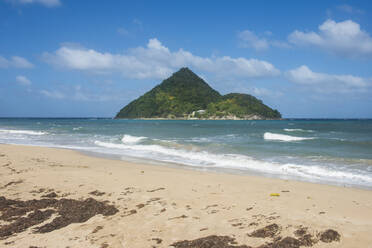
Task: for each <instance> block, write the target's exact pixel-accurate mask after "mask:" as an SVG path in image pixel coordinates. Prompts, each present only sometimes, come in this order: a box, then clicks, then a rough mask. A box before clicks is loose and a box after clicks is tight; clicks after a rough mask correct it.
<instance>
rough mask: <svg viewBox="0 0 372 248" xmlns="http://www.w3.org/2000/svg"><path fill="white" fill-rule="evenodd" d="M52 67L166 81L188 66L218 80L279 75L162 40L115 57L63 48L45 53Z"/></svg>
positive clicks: (257, 63)
mask: <svg viewBox="0 0 372 248" xmlns="http://www.w3.org/2000/svg"><path fill="white" fill-rule="evenodd" d="M43 58H44V59H45V61H47V62H48V63H50V64H53V65H56V66H59V67H65V68H68V69H74V70H82V71H90V72H110V71H111V72H112V71H117V72H121V73H122V74H123V75H124V76H125V77H128V78H136V79H145V78H158V79H163V78H165V77H167V76H169V75H171V73H172V72H174V71H176V70H178V69H179V68H181V67H184V66H189V67H191V68H193V69H197V70H200V71H202V72H210V73H213V74H214V75H216V76H219V77H244V78H247V77H266V76H275V75H278V74H280V71H279V70H278V69H277V68H275V66H273V65H272V64H270V63H269V62H266V61H263V60H257V59H246V58H242V57H239V58H232V57H229V56H223V57H200V56H196V55H193V54H192V53H190V52H188V51H185V50H183V49H179V50H178V51H174V52H172V51H170V50H169V49H168V48H167V47H165V46H164V45H162V44H161V42H160V41H159V40H157V39H156V38H155V39H150V40H149V42H148V44H147V46H146V47H137V48H133V49H130V50H129V51H128V52H127V53H123V54H112V53H107V52H106V53H103V52H98V51H95V50H93V49H83V48H78V47H70V46H62V47H60V48H59V49H58V50H57V51H55V52H54V53H44V55H43Z"/></svg>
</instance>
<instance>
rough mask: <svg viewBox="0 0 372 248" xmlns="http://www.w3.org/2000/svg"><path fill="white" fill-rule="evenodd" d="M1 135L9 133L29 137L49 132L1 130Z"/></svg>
mask: <svg viewBox="0 0 372 248" xmlns="http://www.w3.org/2000/svg"><path fill="white" fill-rule="evenodd" d="M0 133H8V134H27V135H44V134H48V133H47V132H41V131H31V130H11V129H0Z"/></svg>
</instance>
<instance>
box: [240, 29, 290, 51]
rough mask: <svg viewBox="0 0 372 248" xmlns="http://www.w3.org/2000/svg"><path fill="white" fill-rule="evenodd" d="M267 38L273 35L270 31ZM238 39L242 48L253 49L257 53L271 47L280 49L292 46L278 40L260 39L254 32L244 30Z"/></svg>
mask: <svg viewBox="0 0 372 248" xmlns="http://www.w3.org/2000/svg"><path fill="white" fill-rule="evenodd" d="M265 35H266V36H271V35H272V33H271V32H270V31H266V32H265ZM238 38H239V41H240V46H241V47H245V48H247V47H249V48H253V49H255V50H256V51H264V50H267V49H269V48H270V47H279V48H289V47H290V45H289V44H288V43H287V42H284V41H278V40H269V39H267V38H265V37H259V36H258V35H256V34H255V33H254V32H253V31H250V30H244V31H242V32H239V33H238Z"/></svg>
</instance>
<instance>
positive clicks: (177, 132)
mask: <svg viewBox="0 0 372 248" xmlns="http://www.w3.org/2000/svg"><path fill="white" fill-rule="evenodd" d="M0 143H5V144H22V145H36V146H47V147H60V148H68V149H75V150H80V151H84V152H89V153H91V154H97V155H105V156H110V157H113V158H119V159H122V160H130V161H132V160H139V161H142V162H148V163H152V164H154V166H158V165H159V163H160V164H161V163H163V164H164V163H167V164H172V165H175V166H179V165H183V166H187V167H189V168H195V169H210V170H218V171H221V172H235V173H251V174H252V173H253V174H260V175H263V176H270V177H278V178H284V179H294V180H303V181H311V182H318V183H326V184H334V185H343V186H354V187H362V188H369V189H372V120H326V119H322V120H300V119H294V120H278V121H257V120H255V121H228V120H226V121H223V120H218V121H209V120H113V119H39V118H0Z"/></svg>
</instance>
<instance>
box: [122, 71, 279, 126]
mask: <svg viewBox="0 0 372 248" xmlns="http://www.w3.org/2000/svg"><path fill="white" fill-rule="evenodd" d="M252 117H254V118H257V119H278V118H281V114H280V113H279V112H278V111H277V110H273V109H271V108H270V107H268V106H266V105H265V104H263V103H262V101H261V100H259V99H257V98H255V97H254V96H251V95H248V94H239V93H231V94H227V95H224V96H222V95H221V94H220V93H218V92H217V91H216V90H214V89H213V88H211V87H210V86H209V85H208V84H207V83H206V82H205V81H204V80H203V79H201V78H200V77H198V76H197V75H196V74H195V73H193V72H192V71H191V70H190V69H188V68H181V69H180V70H179V71H178V72H176V73H174V74H173V75H172V76H171V77H169V78H168V79H165V80H164V81H163V82H162V83H161V84H159V85H157V86H156V87H154V88H153V89H152V90H150V91H149V92H147V93H145V94H144V95H143V96H141V97H139V98H137V99H136V100H134V101H132V102H131V103H129V104H128V105H127V106H125V107H124V108H122V109H121V110H120V112H119V113H118V114H117V115H116V118H128V119H134V118H170V119H171V118H185V119H190V118H201V119H203V118H204V119H237V118H240V119H251V118H252Z"/></svg>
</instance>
